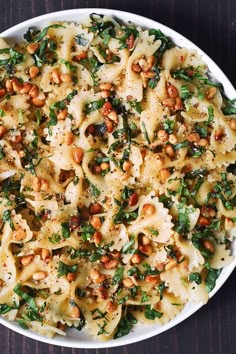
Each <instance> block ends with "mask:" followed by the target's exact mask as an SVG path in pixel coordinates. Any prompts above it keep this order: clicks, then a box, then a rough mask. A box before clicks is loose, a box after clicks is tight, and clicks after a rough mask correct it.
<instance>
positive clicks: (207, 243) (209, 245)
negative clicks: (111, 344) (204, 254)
mask: <svg viewBox="0 0 236 354" xmlns="http://www.w3.org/2000/svg"><path fill="white" fill-rule="evenodd" d="M203 246H204V247H205V248H206V249H207V250H208V251H210V252H211V253H214V252H215V247H214V246H213V244H212V243H211V241H209V240H204V241H203Z"/></svg>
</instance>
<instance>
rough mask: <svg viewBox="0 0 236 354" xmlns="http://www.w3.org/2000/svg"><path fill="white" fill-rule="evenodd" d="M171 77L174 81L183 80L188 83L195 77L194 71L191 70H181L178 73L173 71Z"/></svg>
mask: <svg viewBox="0 0 236 354" xmlns="http://www.w3.org/2000/svg"><path fill="white" fill-rule="evenodd" d="M171 75H172V77H173V78H174V79H183V80H186V81H191V80H192V79H193V77H194V71H193V70H192V69H191V68H189V69H179V70H176V71H172V74H171Z"/></svg>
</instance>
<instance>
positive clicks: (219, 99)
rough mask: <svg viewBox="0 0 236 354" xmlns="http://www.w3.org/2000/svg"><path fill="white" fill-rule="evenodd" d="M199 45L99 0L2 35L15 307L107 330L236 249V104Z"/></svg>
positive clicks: (211, 279) (42, 328)
mask: <svg viewBox="0 0 236 354" xmlns="http://www.w3.org/2000/svg"><path fill="white" fill-rule="evenodd" d="M207 72H208V68H207V66H206V65H205V63H204V62H203V61H202V59H201V57H200V56H199V55H198V53H197V52H196V51H193V50H190V49H186V48H179V47H177V46H175V45H174V43H172V41H171V39H169V38H167V37H166V36H165V35H164V34H163V33H162V32H161V31H160V30H155V29H149V30H142V29H141V28H139V27H137V26H135V25H134V24H132V23H129V24H120V23H118V22H117V21H115V20H114V19H112V18H110V17H107V16H101V15H95V14H92V15H91V16H90V17H89V18H88V19H85V20H84V22H83V23H82V24H77V23H51V24H49V25H48V27H46V28H44V29H42V30H38V29H34V28H30V29H29V30H28V31H27V33H26V34H25V35H24V40H22V42H21V43H18V44H16V45H15V46H13V47H10V45H8V44H7V43H6V42H5V41H4V39H1V41H0V214H1V222H0V232H1V234H0V237H1V246H0V313H1V315H2V316H3V317H4V318H6V319H8V320H11V321H17V322H18V323H19V325H20V326H22V327H23V328H26V329H32V330H34V331H36V332H39V333H41V334H42V335H47V336H49V337H52V336H54V335H66V332H67V329H68V328H70V327H73V328H77V329H78V330H81V329H82V328H83V327H85V328H86V329H87V331H88V332H89V333H90V334H91V335H92V336H93V337H96V338H98V339H101V340H108V339H111V338H119V337H121V336H123V335H126V334H128V333H129V332H130V330H131V329H132V328H133V326H134V325H136V324H137V323H138V322H139V323H140V324H147V323H156V324H157V325H163V324H165V323H167V322H168V321H170V320H172V319H173V318H174V317H175V316H176V315H178V313H180V311H181V310H182V309H183V307H184V305H185V304H186V303H188V302H189V301H192V302H202V303H206V302H207V300H208V293H209V292H211V290H212V289H213V288H214V286H215V283H216V281H217V278H218V276H219V275H220V272H221V269H222V268H223V267H225V266H227V265H228V264H229V263H230V262H232V260H233V256H232V255H231V251H230V243H231V242H232V241H233V238H234V237H235V230H236V210H235V207H236V183H235V182H236V177H235V159H236V151H235V143H236V109H235V107H234V101H230V100H228V99H226V98H225V96H224V95H223V88H222V86H221V84H220V83H217V82H215V81H214V80H212V79H210V78H209V77H208V74H207Z"/></svg>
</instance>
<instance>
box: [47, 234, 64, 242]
mask: <svg viewBox="0 0 236 354" xmlns="http://www.w3.org/2000/svg"><path fill="white" fill-rule="evenodd" d="M48 240H49V241H50V242H51V243H54V244H56V243H58V242H60V241H61V236H60V235H59V234H52V236H49V237H48Z"/></svg>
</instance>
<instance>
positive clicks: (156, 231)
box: [147, 227, 159, 236]
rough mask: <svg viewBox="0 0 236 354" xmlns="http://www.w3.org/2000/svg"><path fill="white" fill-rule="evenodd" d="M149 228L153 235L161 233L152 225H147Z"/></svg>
mask: <svg viewBox="0 0 236 354" xmlns="http://www.w3.org/2000/svg"><path fill="white" fill-rule="evenodd" d="M147 229H148V231H150V232H151V234H152V235H154V236H158V235H159V232H158V230H155V229H153V228H152V227H147Z"/></svg>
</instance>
